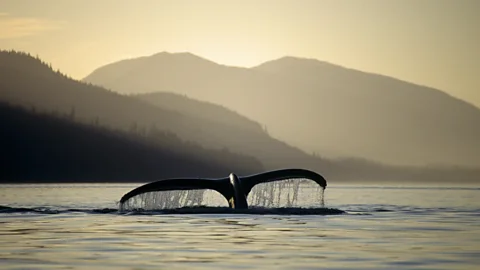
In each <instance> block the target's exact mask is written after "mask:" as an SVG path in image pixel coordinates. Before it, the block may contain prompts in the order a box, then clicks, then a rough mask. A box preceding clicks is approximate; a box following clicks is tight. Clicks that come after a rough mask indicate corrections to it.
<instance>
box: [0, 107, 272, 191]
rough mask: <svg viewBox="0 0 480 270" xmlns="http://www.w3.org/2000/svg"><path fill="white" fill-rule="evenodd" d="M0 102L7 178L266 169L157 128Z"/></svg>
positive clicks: (3, 177) (135, 177) (148, 177)
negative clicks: (144, 129) (114, 124)
mask: <svg viewBox="0 0 480 270" xmlns="http://www.w3.org/2000/svg"><path fill="white" fill-rule="evenodd" d="M33 110H34V109H33V108H32V109H31V110H26V109H24V108H19V107H14V106H11V105H8V104H6V103H0V116H1V118H2V122H1V126H2V132H1V133H0V149H2V155H1V159H2V161H1V164H2V170H1V171H0V181H2V182H112V181H113V182H124V181H129V182H138V181H142V182H143V181H152V180H156V179H161V178H172V177H182V176H185V177H187V176H189V177H225V176H227V175H228V174H229V173H230V172H232V170H236V171H237V173H240V174H250V173H255V172H259V171H262V170H263V167H262V166H261V164H260V163H259V162H258V161H256V160H255V159H253V158H251V157H246V156H241V155H237V154H234V153H230V152H229V151H214V150H207V149H204V148H202V147H200V146H198V145H195V144H194V143H185V142H182V141H181V140H180V139H179V138H178V137H176V136H175V135H173V134H171V133H168V132H163V131H160V130H158V129H156V128H154V127H153V128H151V129H150V130H149V131H148V133H145V134H142V133H139V132H138V130H132V131H131V132H123V131H118V130H117V131H114V130H111V129H107V128H105V127H101V126H92V125H87V124H81V123H75V122H74V121H72V120H73V119H74V117H75V114H74V110H73V109H72V112H71V114H68V115H65V114H58V113H56V114H53V113H52V114H45V113H37V112H35V113H34V112H32V111H33Z"/></svg>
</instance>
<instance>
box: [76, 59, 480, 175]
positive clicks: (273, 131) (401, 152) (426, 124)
mask: <svg viewBox="0 0 480 270" xmlns="http://www.w3.org/2000/svg"><path fill="white" fill-rule="evenodd" d="M84 81H85V82H89V83H92V84H96V85H101V86H103V87H106V88H108V89H111V90H113V91H116V92H119V93H123V94H132V93H137V94H138V93H152V92H158V91H167V92H174V93H177V94H181V95H187V96H189V97H191V98H194V99H199V100H203V101H208V102H212V103H216V104H221V105H222V106H224V107H226V108H229V109H232V110H234V111H236V112H238V113H239V114H241V115H244V116H246V117H247V118H249V119H254V120H256V121H258V122H259V123H261V125H262V126H263V127H264V129H265V130H267V131H268V132H269V134H270V135H272V136H273V137H275V138H278V139H280V140H283V141H286V142H287V143H289V144H291V145H294V146H296V147H299V148H301V149H302V150H304V151H306V152H308V153H312V152H315V153H318V154H320V155H321V156H323V157H335V158H338V157H341V158H343V157H356V158H366V159H371V160H375V161H378V162H382V163H387V164H394V165H415V166H425V165H432V164H434V165H435V164H436V165H439V164H440V165H441V164H443V165H458V166H470V167H479V166H480V144H479V143H478V138H480V110H479V109H478V108H477V107H475V106H473V105H471V104H469V103H467V102H464V101H461V100H459V99H456V98H453V97H451V96H449V95H447V94H446V93H444V92H442V91H440V90H437V89H433V88H429V87H425V86H420V85H416V84H412V83H408V82H405V81H401V80H398V79H394V78H391V77H387V76H382V75H378V74H371V73H365V72H361V71H357V70H352V69H348V68H344V67H341V66H337V65H333V64H330V63H326V62H322V61H318V60H315V59H303V58H295V57H283V58H280V59H277V60H273V61H269V62H266V63H264V64H261V65H259V66H257V67H253V68H249V69H247V68H238V67H228V66H223V65H218V64H216V63H214V62H211V61H208V60H206V59H203V58H201V57H198V56H195V55H193V54H190V53H178V54H174V53H166V52H163V53H158V54H155V55H152V56H149V57H141V58H136V59H129V60H123V61H120V62H117V63H112V64H109V65H106V66H104V67H100V68H98V69H97V70H95V71H94V72H92V74H90V75H89V76H87V77H86V78H85V79H84Z"/></svg>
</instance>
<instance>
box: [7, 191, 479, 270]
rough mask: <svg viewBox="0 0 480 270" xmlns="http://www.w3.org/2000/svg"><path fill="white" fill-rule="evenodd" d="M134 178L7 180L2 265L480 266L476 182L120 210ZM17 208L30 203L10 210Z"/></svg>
mask: <svg viewBox="0 0 480 270" xmlns="http://www.w3.org/2000/svg"><path fill="white" fill-rule="evenodd" d="M136 186H138V185H136V184H134V185H111V184H105V185H93V186H92V185H37V186H27V185H12V186H1V187H0V205H2V206H4V207H3V208H0V223H1V225H0V263H1V265H2V269H56V268H62V269H66V268H69V269H86V268H89V267H93V268H97V269H100V268H102V269H105V268H106V269H163V268H168V269H190V268H197V269H201V268H204V269H212V268H217V269H225V268H252V269H293V268H295V269H299V268H300V269H302V268H305V269H318V268H328V269H335V268H337V269H339V268H341V269H372V268H381V269H469V268H470V269H476V267H477V265H479V264H480V259H478V258H479V256H480V248H479V244H478V243H480V225H479V223H478V221H479V218H480V202H479V201H478V199H477V198H478V196H479V195H480V190H478V189H468V188H467V189H453V190H452V189H432V188H430V189H428V188H427V189H418V188H386V187H374V188H372V187H351V186H332V185H331V186H330V187H329V188H327V190H326V198H325V199H326V207H329V208H333V209H340V210H346V211H347V213H346V214H342V215H278V214H275V213H270V214H261V215H258V214H255V213H203V214H201V215H199V214H192V213H188V214H164V213H163V214H162V213H158V212H151V213H147V214H142V215H138V214H134V213H124V214H121V213H118V212H116V209H117V207H118V205H117V204H116V202H117V201H118V200H119V198H120V197H121V196H122V195H123V194H125V193H126V192H128V191H129V190H131V189H132V188H134V187H136ZM7 207H8V208H7ZM12 208H15V209H17V210H18V209H20V208H23V209H26V211H23V212H22V211H17V210H15V209H14V210H15V211H13V210H12V211H8V209H12ZM2 209H3V210H7V211H4V212H3V213H2ZM32 209H37V210H39V211H41V210H42V209H43V210H45V211H52V212H50V213H49V212H47V213H41V212H35V211H28V210H32ZM75 209H76V210H78V211H70V210H75ZM102 209H103V210H104V211H103V212H102ZM55 211H56V212H55Z"/></svg>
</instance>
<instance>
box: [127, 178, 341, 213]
mask: <svg viewBox="0 0 480 270" xmlns="http://www.w3.org/2000/svg"><path fill="white" fill-rule="evenodd" d="M326 186H327V182H326V180H325V178H324V177H323V176H321V175H320V174H318V173H316V172H313V171H309V170H305V169H284V170H275V171H269V172H265V173H260V174H255V175H250V176H243V177H238V176H237V175H235V174H233V173H232V174H230V175H229V177H225V178H217V179H205V178H178V179H164V180H159V181H155V182H151V183H148V184H145V185H142V186H140V187H137V188H135V189H133V190H131V191H130V192H128V193H127V194H125V195H124V196H123V197H122V198H121V200H120V206H119V211H120V212H124V211H135V210H140V211H160V212H161V213H208V212H209V211H210V210H211V211H213V212H214V213H219V212H222V213H223V212H224V213H250V214H292V215H294V214H336V213H337V214H338V213H344V212H343V211H341V210H338V209H328V208H325V205H324V191H325V188H326ZM226 205H228V207H226ZM315 209H316V210H315Z"/></svg>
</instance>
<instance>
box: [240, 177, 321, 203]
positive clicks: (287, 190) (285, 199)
mask: <svg viewBox="0 0 480 270" xmlns="http://www.w3.org/2000/svg"><path fill="white" fill-rule="evenodd" d="M324 192H325V189H324V188H323V187H321V186H319V185H317V184H316V183H315V182H313V181H310V180H308V179H286V180H282V181H275V182H268V183H262V184H258V185H256V186H255V187H254V188H253V189H252V191H251V192H250V194H249V195H248V198H247V201H248V205H250V206H257V207H273V208H278V207H322V208H323V207H324V206H325V201H324Z"/></svg>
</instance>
